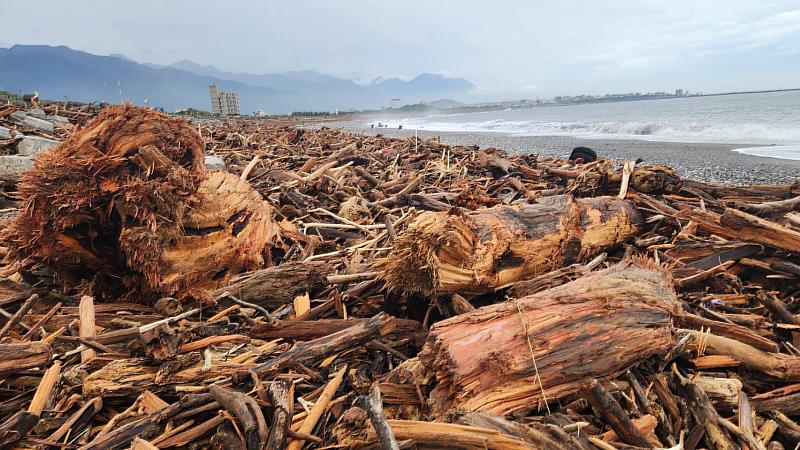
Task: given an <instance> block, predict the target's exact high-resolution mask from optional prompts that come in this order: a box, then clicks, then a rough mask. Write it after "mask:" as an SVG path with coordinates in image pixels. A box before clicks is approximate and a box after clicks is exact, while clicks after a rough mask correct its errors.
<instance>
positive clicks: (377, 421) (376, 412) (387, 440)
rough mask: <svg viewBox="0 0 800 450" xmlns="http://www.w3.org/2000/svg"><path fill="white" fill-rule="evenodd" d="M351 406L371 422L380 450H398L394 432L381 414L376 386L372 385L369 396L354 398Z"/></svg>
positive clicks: (379, 397)
mask: <svg viewBox="0 0 800 450" xmlns="http://www.w3.org/2000/svg"><path fill="white" fill-rule="evenodd" d="M353 404H354V405H356V406H358V407H359V408H361V409H363V410H364V411H366V413H367V416H368V417H369V420H370V422H372V428H373V429H374V430H375V433H376V434H377V435H378V442H380V444H381V449H383V450H400V446H399V445H398V444H397V439H395V437H394V432H393V431H392V428H391V427H390V426H389V423H388V422H387V421H386V416H385V415H384V414H383V402H382V400H381V390H380V388H379V387H378V385H377V384H373V385H372V389H370V393H369V395H359V396H358V397H356V399H355V401H354V402H353Z"/></svg>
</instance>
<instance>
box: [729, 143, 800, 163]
mask: <svg viewBox="0 0 800 450" xmlns="http://www.w3.org/2000/svg"><path fill="white" fill-rule="evenodd" d="M733 151H735V152H736V153H741V154H743V155H751V156H762V157H765V158H779V159H793V160H795V161H800V145H775V146H769V147H748V148H737V149H734V150H733Z"/></svg>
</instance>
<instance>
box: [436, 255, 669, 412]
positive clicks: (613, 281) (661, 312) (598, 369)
mask: <svg viewBox="0 0 800 450" xmlns="http://www.w3.org/2000/svg"><path fill="white" fill-rule="evenodd" d="M677 308H678V300H677V298H676V296H675V293H674V292H673V290H672V287H671V280H670V279H669V276H668V274H667V272H666V271H665V270H663V269H661V268H660V267H657V266H655V265H654V264H652V263H647V262H636V263H630V262H624V263H620V264H618V265H616V266H614V267H612V268H609V269H606V270H603V271H600V272H596V273H593V274H591V275H587V276H585V277H582V278H579V279H577V280H575V281H572V282H569V283H567V284H564V285H562V286H558V287H555V288H552V289H548V290H546V291H542V292H539V293H536V294H533V295H531V296H528V297H525V298H522V299H519V300H512V301H509V302H506V303H500V304H496V305H491V306H487V307H484V308H480V309H477V310H475V311H472V312H469V313H466V314H462V315H459V316H456V317H452V318H450V319H448V320H444V321H442V322H439V323H437V324H436V325H434V326H433V327H432V328H431V332H430V334H429V336H428V339H427V342H426V343H425V346H424V348H423V350H422V352H421V353H420V360H421V361H422V363H423V364H424V365H425V366H427V367H428V368H429V370H430V371H431V372H433V373H435V374H436V378H437V381H438V384H437V386H436V387H435V388H434V390H433V392H431V395H430V400H429V403H430V404H431V407H432V410H433V412H434V414H437V415H441V414H444V413H446V412H447V411H448V410H450V409H451V408H454V407H457V408H459V409H462V410H466V411H479V410H480V411H488V412H493V413H496V414H509V413H514V412H523V411H527V410H531V409H533V408H536V407H537V406H542V405H543V402H546V401H553V400H556V399H558V398H561V397H564V396H565V395H568V394H572V393H574V392H576V391H577V390H578V389H579V388H580V387H581V385H582V383H584V382H586V381H587V380H589V379H591V378H599V379H604V378H610V377H615V376H618V375H619V374H620V373H622V372H623V371H625V370H626V369H628V368H629V367H631V366H633V365H635V364H637V363H639V362H641V361H642V360H643V359H645V358H648V357H650V356H652V355H658V354H663V353H665V352H666V351H668V350H669V349H670V348H671V346H672V345H673V333H672V312H673V311H674V310H676V309H677Z"/></svg>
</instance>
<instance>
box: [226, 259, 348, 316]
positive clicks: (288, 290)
mask: <svg viewBox="0 0 800 450" xmlns="http://www.w3.org/2000/svg"><path fill="white" fill-rule="evenodd" d="M331 273H333V267H332V266H331V265H330V264H329V263H327V262H323V261H309V262H305V263H302V262H288V263H284V264H281V265H278V266H274V267H269V268H266V269H261V270H256V271H253V272H246V273H243V274H240V275H237V276H235V277H233V278H231V279H230V281H229V282H228V283H226V284H225V285H223V286H220V287H219V288H218V289H217V290H216V292H215V294H216V295H215V297H216V296H219V295H221V294H222V293H224V292H230V293H231V294H233V295H235V296H236V298H238V299H240V300H244V301H246V302H250V303H255V304H257V305H260V306H263V307H265V308H268V309H273V308H277V307H279V306H283V305H285V304H288V303H291V302H292V300H294V298H295V297H296V296H298V295H302V294H305V293H308V294H309V295H312V296H313V295H314V294H318V293H319V292H321V291H322V290H323V289H324V288H325V287H326V286H327V285H328V283H327V280H326V277H327V276H328V275H330V274H331Z"/></svg>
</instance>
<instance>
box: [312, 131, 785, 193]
mask: <svg viewBox="0 0 800 450" xmlns="http://www.w3.org/2000/svg"><path fill="white" fill-rule="evenodd" d="M327 126H330V127H342V128H345V129H347V130H349V131H353V132H361V133H365V134H383V135H384V136H391V137H408V136H413V135H414V131H413V130H397V129H389V128H381V129H380V130H377V129H370V128H364V127H363V125H362V124H361V123H354V122H341V123H330V124H327ZM419 136H420V137H422V138H430V137H435V136H440V137H441V140H442V142H444V143H447V144H459V145H478V146H480V147H481V148H488V147H495V148H501V149H504V150H506V151H508V152H518V153H532V154H541V155H549V156H557V157H562V158H566V157H568V156H569V154H570V152H571V151H572V149H573V148H575V147H579V146H584V147H589V148H591V149H594V150H595V151H597V153H598V154H599V155H600V156H604V157H608V158H612V159H617V160H632V159H637V158H641V159H642V160H644V163H647V164H665V165H668V166H670V167H673V168H675V170H677V171H678V172H679V173H680V174H681V176H683V177H684V178H689V179H694V180H699V181H706V182H709V183H732V184H782V183H792V182H793V181H794V180H795V179H797V178H800V161H793V160H788V159H776V158H764V157H760V156H750V155H743V154H741V153H736V152H734V151H732V150H733V149H736V148H745V147H757V145H748V144H701V143H683V142H660V141H639V140H632V139H631V140H625V139H581V138H574V137H570V136H514V135H508V134H502V133H452V132H431V131H420V132H419Z"/></svg>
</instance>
